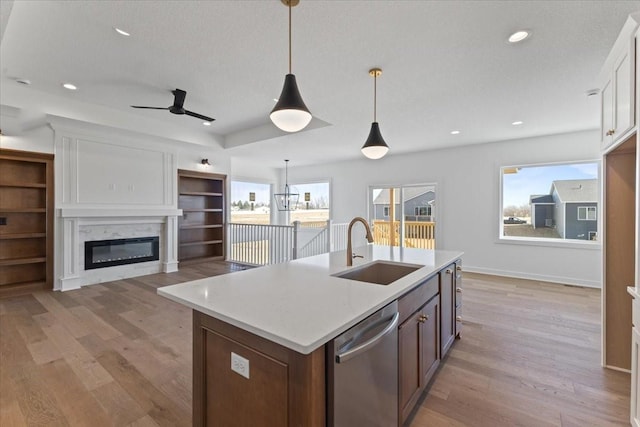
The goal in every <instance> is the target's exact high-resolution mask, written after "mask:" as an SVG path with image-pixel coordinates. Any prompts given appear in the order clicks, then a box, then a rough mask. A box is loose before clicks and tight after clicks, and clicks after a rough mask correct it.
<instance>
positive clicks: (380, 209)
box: [374, 203, 402, 221]
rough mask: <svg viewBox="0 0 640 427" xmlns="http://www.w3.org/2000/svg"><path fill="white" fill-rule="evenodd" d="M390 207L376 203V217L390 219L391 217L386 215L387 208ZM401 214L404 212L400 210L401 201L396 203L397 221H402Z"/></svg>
mask: <svg viewBox="0 0 640 427" xmlns="http://www.w3.org/2000/svg"><path fill="white" fill-rule="evenodd" d="M388 207H389V205H375V208H376V211H375V217H374V219H380V220H387V221H388V220H389V217H388V216H385V215H384V211H385V208H388ZM401 214H402V213H401V212H400V203H396V212H395V217H396V221H400V217H401Z"/></svg>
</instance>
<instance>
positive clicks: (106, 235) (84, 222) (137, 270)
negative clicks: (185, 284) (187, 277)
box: [57, 208, 182, 291]
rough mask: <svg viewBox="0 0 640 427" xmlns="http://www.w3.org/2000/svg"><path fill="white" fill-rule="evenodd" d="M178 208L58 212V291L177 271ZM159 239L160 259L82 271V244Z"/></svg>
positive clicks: (78, 209)
mask: <svg viewBox="0 0 640 427" xmlns="http://www.w3.org/2000/svg"><path fill="white" fill-rule="evenodd" d="M179 216H182V210H181V209H165V208H159V209H95V208H70V209H59V210H58V221H59V225H60V226H61V233H60V236H61V242H62V243H61V246H62V247H61V248H60V250H59V251H57V252H58V253H59V254H62V255H61V256H62V260H61V262H60V263H59V264H58V265H60V267H61V272H60V273H61V274H59V277H60V280H59V282H58V286H57V289H58V290H61V291H68V290H72V289H78V288H80V287H81V286H86V285H92V284H97V283H102V282H108V281H113V280H120V279H125V278H129V277H136V276H142V275H146V274H154V273H160V272H164V273H170V272H173V271H178V259H177V258H178V240H177V232H178V217H179ZM151 236H158V237H159V238H160V259H159V260H158V261H149V262H143V263H138V264H129V265H119V266H114V267H106V268H99V269H95V270H85V269H84V242H85V241H91V240H105V239H123V238H133V237H151Z"/></svg>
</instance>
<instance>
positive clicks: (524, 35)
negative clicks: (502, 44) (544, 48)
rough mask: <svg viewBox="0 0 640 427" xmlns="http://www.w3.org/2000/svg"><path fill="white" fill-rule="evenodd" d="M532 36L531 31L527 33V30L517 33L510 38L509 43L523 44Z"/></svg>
mask: <svg viewBox="0 0 640 427" xmlns="http://www.w3.org/2000/svg"><path fill="white" fill-rule="evenodd" d="M530 34H531V33H529V31H525V30H520V31H516V32H515V33H513V34H511V35H510V36H509V43H518V42H521V41H522V40H524V39H526V38H527V37H529V35H530Z"/></svg>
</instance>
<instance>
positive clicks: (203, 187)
mask: <svg viewBox="0 0 640 427" xmlns="http://www.w3.org/2000/svg"><path fill="white" fill-rule="evenodd" d="M226 179H227V177H226V175H219V174H213V173H204V172H194V171H187V170H182V169H179V170H178V208H179V209H182V212H183V214H182V218H180V220H179V222H178V227H179V231H178V237H179V247H178V260H179V261H180V262H185V261H187V262H189V261H193V262H197V261H198V262H199V261H204V260H207V259H224V258H225V253H226V251H225V243H226V241H225V233H224V221H225V214H224V213H225V212H224V207H225V189H226Z"/></svg>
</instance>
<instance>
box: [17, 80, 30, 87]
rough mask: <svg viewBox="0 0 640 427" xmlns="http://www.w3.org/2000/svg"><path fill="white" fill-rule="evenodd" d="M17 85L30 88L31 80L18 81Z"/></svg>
mask: <svg viewBox="0 0 640 427" xmlns="http://www.w3.org/2000/svg"><path fill="white" fill-rule="evenodd" d="M16 83H20V84H21V85H27V86H29V85H30V84H31V80H28V79H16Z"/></svg>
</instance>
